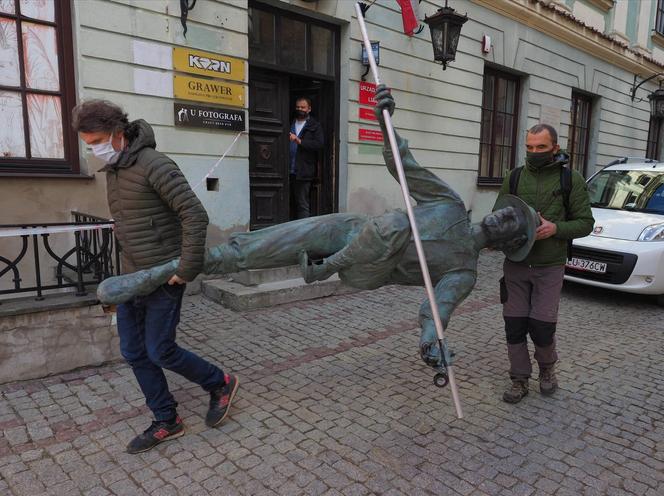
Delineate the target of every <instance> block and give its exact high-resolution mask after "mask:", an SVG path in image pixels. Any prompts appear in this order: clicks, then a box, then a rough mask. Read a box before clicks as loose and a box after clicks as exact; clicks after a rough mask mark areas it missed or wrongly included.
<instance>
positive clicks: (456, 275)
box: [419, 270, 476, 367]
mask: <svg viewBox="0 0 664 496" xmlns="http://www.w3.org/2000/svg"><path fill="white" fill-rule="evenodd" d="M475 280H476V273H475V272H474V271H472V270H460V271H455V272H448V273H447V274H445V275H444V276H443V277H442V278H441V279H440V280H439V281H438V283H437V284H436V287H435V290H434V293H435V296H436V305H437V306H438V313H439V314H440V320H441V323H442V324H443V329H447V325H448V324H449V322H450V317H451V316H452V312H453V311H454V309H455V308H456V307H457V306H458V305H459V304H460V303H461V302H462V301H463V300H464V299H465V298H466V296H468V294H469V293H470V292H471V290H472V289H473V286H475ZM419 322H420V326H421V329H422V331H421V334H420V356H421V357H422V360H424V363H426V364H427V365H431V366H432V367H438V366H440V365H441V363H440V349H439V346H438V335H437V334H436V326H435V324H434V322H433V316H432V312H431V306H430V305H429V301H428V300H425V301H424V302H423V303H422V305H421V306H420V314H419Z"/></svg>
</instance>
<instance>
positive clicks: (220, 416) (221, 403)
mask: <svg viewBox="0 0 664 496" xmlns="http://www.w3.org/2000/svg"><path fill="white" fill-rule="evenodd" d="M224 379H225V380H226V383H225V384H224V385H223V386H222V387H220V388H219V389H215V390H213V391H211V392H210V409H209V410H208V412H207V415H206V416H205V424H206V425H207V426H208V427H216V426H218V425H219V424H221V423H222V422H223V420H224V419H225V418H226V415H228V410H229V409H230V407H231V403H232V402H233V398H234V397H235V393H236V392H237V388H238V386H239V385H240V381H239V379H238V378H237V377H236V376H234V375H230V374H225V375H224Z"/></svg>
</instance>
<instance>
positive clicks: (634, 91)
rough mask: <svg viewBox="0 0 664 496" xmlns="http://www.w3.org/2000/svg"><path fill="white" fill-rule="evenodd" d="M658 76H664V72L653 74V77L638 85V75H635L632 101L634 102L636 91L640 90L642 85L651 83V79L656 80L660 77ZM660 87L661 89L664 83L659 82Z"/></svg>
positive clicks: (631, 91) (631, 92)
mask: <svg viewBox="0 0 664 496" xmlns="http://www.w3.org/2000/svg"><path fill="white" fill-rule="evenodd" d="M658 76H664V72H657V73H655V74H653V75H652V76H650V77H649V78H646V79H644V80H643V81H641V82H640V83H639V84H636V78H637V75H636V74H634V84H633V85H632V89H631V90H630V94H631V97H632V101H634V97H635V96H636V90H638V89H639V88H640V87H641V85H642V84H643V83H647V82H648V81H650V80H651V79H654V78H656V77H658ZM659 85H660V87H661V86H662V82H661V81H660V82H659Z"/></svg>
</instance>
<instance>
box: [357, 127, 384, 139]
mask: <svg viewBox="0 0 664 496" xmlns="http://www.w3.org/2000/svg"><path fill="white" fill-rule="evenodd" d="M358 138H359V140H360V141H383V133H381V132H380V131H379V130H378V129H360V132H359V136H358Z"/></svg>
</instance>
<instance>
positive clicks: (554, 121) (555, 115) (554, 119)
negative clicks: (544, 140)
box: [539, 105, 561, 131]
mask: <svg viewBox="0 0 664 496" xmlns="http://www.w3.org/2000/svg"><path fill="white" fill-rule="evenodd" d="M560 114H561V110H560V109H559V108H556V107H549V106H548V105H542V106H541V107H540V120H539V123H540V124H548V125H549V126H553V128H554V129H555V130H556V131H559V130H560Z"/></svg>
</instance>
